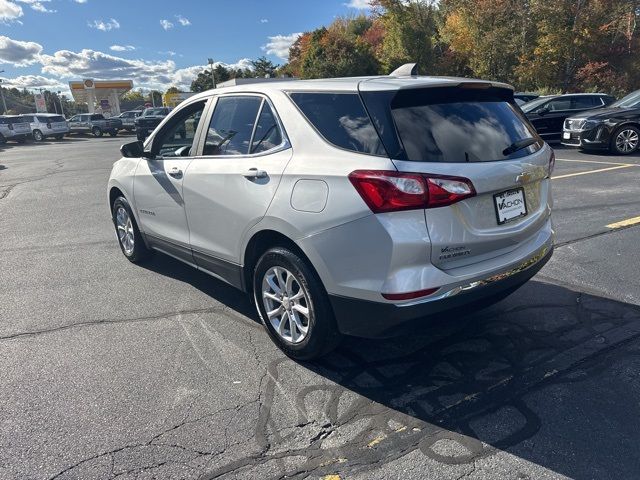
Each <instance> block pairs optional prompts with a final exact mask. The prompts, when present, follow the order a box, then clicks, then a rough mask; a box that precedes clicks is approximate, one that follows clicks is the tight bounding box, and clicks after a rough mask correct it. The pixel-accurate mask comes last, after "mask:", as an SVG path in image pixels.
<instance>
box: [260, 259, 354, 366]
mask: <svg viewBox="0 0 640 480" xmlns="http://www.w3.org/2000/svg"><path fill="white" fill-rule="evenodd" d="M276 272H279V274H276ZM276 275H277V276H276ZM278 277H279V279H280V280H278ZM267 278H270V280H267ZM289 279H291V280H290V281H288V280H289ZM272 285H275V286H276V287H277V288H272ZM280 285H282V286H286V285H290V288H284V289H282V293H284V294H285V301H282V299H278V300H276V299H277V298H278V295H277V292H278V291H279V289H280ZM265 293H267V294H270V295H271V297H266V296H265ZM287 293H288V295H287ZM298 296H299V298H298V299H296V300H293V301H291V302H289V300H288V297H290V298H292V299H295V298H296V297H298ZM253 299H254V303H255V305H256V309H257V310H258V314H259V315H260V319H261V320H262V323H263V325H264V326H265V328H266V330H267V332H268V333H269V336H270V337H271V339H272V340H273V342H274V343H275V344H276V345H277V346H278V347H279V348H280V349H281V350H282V351H283V352H284V353H285V354H286V355H288V356H289V357H291V358H294V359H296V360H312V359H315V358H318V357H321V356H323V355H326V354H327V353H329V352H330V351H331V350H333V349H334V348H336V347H337V346H338V344H339V343H340V340H341V338H342V337H341V335H340V333H339V332H338V328H337V326H336V321H335V317H334V314H333V310H332V308H331V304H330V303H329V298H328V296H327V292H326V291H325V289H324V287H323V285H322V282H321V281H320V279H319V278H318V275H317V274H316V273H315V272H314V271H313V270H312V268H311V267H310V266H309V265H308V264H307V263H306V262H305V261H304V260H302V259H301V258H300V257H299V256H298V255H297V254H295V253H293V252H292V251H290V250H288V249H286V248H284V247H275V248H271V249H270V250H268V251H266V252H265V253H264V254H263V255H262V257H260V259H259V260H258V263H257V264H256V267H255V269H254V272H253ZM285 302H286V303H285ZM267 308H270V309H271V310H270V311H271V312H273V311H274V310H276V309H277V310H280V312H281V313H280V314H276V315H273V314H272V317H271V318H269V316H268V314H267ZM305 308H306V310H307V315H306V316H305V315H304V314H303V313H302V312H301V311H302V310H303V309H305ZM290 315H294V317H295V318H297V319H298V322H296V321H295V320H294V322H293V324H291V323H290V320H291V317H290ZM278 317H279V318H278ZM305 322H306V325H305ZM279 325H281V326H282V328H281V333H278V328H277V327H278V326H279ZM292 325H293V327H292ZM297 325H301V326H302V327H303V328H304V327H305V326H306V332H304V331H303V329H301V328H299V327H298V326H297ZM287 327H288V330H287ZM292 328H293V330H292Z"/></svg>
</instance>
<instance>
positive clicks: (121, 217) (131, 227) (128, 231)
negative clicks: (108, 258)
mask: <svg viewBox="0 0 640 480" xmlns="http://www.w3.org/2000/svg"><path fill="white" fill-rule="evenodd" d="M111 216H112V218H113V225H114V227H115V228H116V235H117V237H118V243H119V244H120V250H122V253H123V254H124V256H125V257H127V259H128V260H129V261H130V262H133V263H138V262H141V261H142V260H144V259H146V258H147V257H149V255H150V254H151V251H150V250H149V249H148V248H147V246H146V245H145V244H144V240H143V239H142V235H140V230H139V229H138V224H137V223H136V219H135V217H134V216H133V213H132V211H131V207H130V206H129V202H128V201H127V199H126V198H124V197H118V198H116V200H115V201H114V202H113V205H112V209H111Z"/></svg>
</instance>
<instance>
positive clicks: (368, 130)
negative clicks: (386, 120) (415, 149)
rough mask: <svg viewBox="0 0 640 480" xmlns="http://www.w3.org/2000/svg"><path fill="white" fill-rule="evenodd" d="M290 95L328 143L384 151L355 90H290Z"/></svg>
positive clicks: (367, 150)
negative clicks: (336, 91)
mask: <svg viewBox="0 0 640 480" xmlns="http://www.w3.org/2000/svg"><path fill="white" fill-rule="evenodd" d="M289 96H290V97H291V99H292V100H293V101H294V103H295V104H296V105H297V106H298V108H299V109H300V110H301V111H302V113H303V114H304V116H305V117H307V120H309V122H310V123H311V124H312V125H313V126H314V127H315V129H316V130H317V131H318V132H319V133H320V135H322V137H323V138H324V139H325V140H327V141H328V142H329V143H331V144H333V145H335V146H336V147H339V148H343V149H345V150H351V151H354V152H359V153H367V154H371V155H385V154H386V152H385V150H384V147H383V145H382V142H381V141H380V137H378V134H377V133H376V129H375V128H374V127H373V124H372V123H371V119H370V118H369V115H368V114H367V112H366V110H365V109H364V105H363V104H362V101H361V100H360V96H359V95H358V94H357V93H316V92H291V93H290V94H289Z"/></svg>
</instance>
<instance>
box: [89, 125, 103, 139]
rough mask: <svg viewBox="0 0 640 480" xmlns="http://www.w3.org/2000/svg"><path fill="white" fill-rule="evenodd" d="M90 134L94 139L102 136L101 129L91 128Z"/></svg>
mask: <svg viewBox="0 0 640 480" xmlns="http://www.w3.org/2000/svg"><path fill="white" fill-rule="evenodd" d="M91 133H93V136H94V137H101V136H102V129H101V128H100V127H93V128H92V129H91Z"/></svg>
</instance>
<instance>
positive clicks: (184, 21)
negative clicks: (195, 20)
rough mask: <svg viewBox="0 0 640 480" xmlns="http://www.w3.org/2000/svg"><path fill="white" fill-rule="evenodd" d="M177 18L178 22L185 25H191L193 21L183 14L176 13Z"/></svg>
mask: <svg viewBox="0 0 640 480" xmlns="http://www.w3.org/2000/svg"><path fill="white" fill-rule="evenodd" d="M176 19H177V20H178V23H179V24H180V25H182V26H183V27H188V26H189V25H191V21H190V20H189V19H188V18H185V17H183V16H182V15H176Z"/></svg>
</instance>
